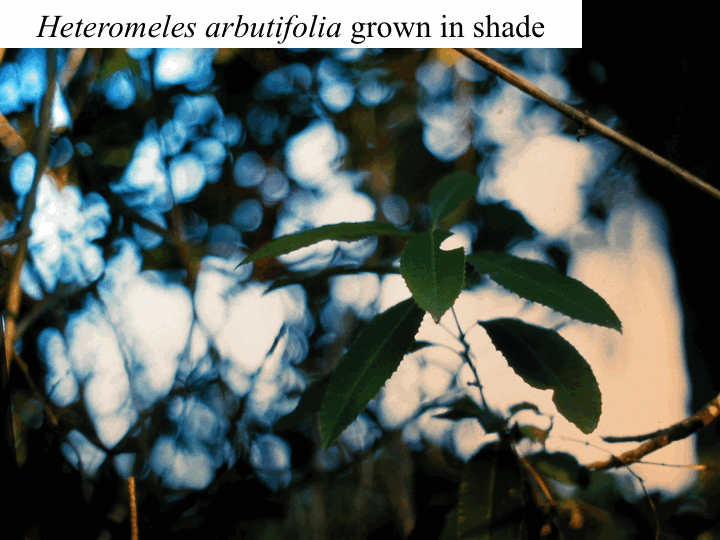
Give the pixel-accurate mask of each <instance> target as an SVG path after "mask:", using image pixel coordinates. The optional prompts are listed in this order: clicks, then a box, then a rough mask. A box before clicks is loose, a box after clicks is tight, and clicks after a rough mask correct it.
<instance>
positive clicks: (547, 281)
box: [467, 251, 622, 332]
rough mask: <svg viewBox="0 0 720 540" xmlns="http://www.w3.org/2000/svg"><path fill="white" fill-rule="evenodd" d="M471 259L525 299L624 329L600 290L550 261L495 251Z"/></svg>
mask: <svg viewBox="0 0 720 540" xmlns="http://www.w3.org/2000/svg"><path fill="white" fill-rule="evenodd" d="M467 260H468V262H470V264H472V265H473V266H474V267H475V268H476V269H477V271H478V272H480V273H481V274H487V275H489V276H490V278H492V279H493V281H496V282H497V283H498V284H500V285H502V286H503V287H505V288H506V289H508V290H510V291H512V292H514V293H515V294H517V295H519V296H522V297H523V298H527V299H528V300H531V301H533V302H537V303H538V304H542V305H544V306H547V307H549V308H551V309H554V310H555V311H559V312H560V313H562V314H563V315H567V316H568V317H572V318H573V319H577V320H578V321H582V322H586V323H591V324H597V325H599V326H605V327H607V328H612V329H614V330H617V331H618V332H622V324H621V323H620V319H618V316H617V315H616V314H615V312H614V311H613V310H612V309H611V308H610V306H609V305H608V303H607V302H606V301H605V300H604V299H603V298H602V297H601V296H600V295H599V294H598V293H596V292H595V291H593V290H592V289H591V288H590V287H588V286H587V285H585V284H583V283H582V282H580V281H578V280H576V279H573V278H571V277H568V276H564V275H562V274H560V273H559V272H557V271H556V270H555V269H553V268H552V267H551V266H548V265H547V264H542V263H539V262H536V261H528V260H526V259H520V258H518V257H513V256H512V255H508V254H501V253H493V252H491V251H480V252H478V253H473V254H472V255H468V257H467Z"/></svg>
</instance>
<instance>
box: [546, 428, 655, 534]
mask: <svg viewBox="0 0 720 540" xmlns="http://www.w3.org/2000/svg"><path fill="white" fill-rule="evenodd" d="M560 438H561V439H564V440H566V441H571V442H575V443H578V444H584V445H585V446H591V447H592V448H597V449H598V450H602V451H603V452H607V453H608V454H610V456H611V459H618V458H617V456H615V455H614V454H613V453H612V452H610V451H609V450H608V449H607V448H602V447H601V446H598V445H596V444H593V443H591V442H588V441H581V440H578V439H573V438H572V437H565V436H561V437H560ZM622 466H623V467H625V468H626V469H627V470H628V472H629V473H630V474H631V475H633V476H634V477H635V479H636V480H637V481H638V483H639V484H640V489H642V491H643V493H644V494H645V498H646V499H647V501H648V503H649V504H650V508H651V509H652V512H653V516H654V518H655V540H660V515H659V514H658V511H657V506H655V502H654V501H653V500H652V497H650V494H649V493H648V491H647V488H646V487H645V481H644V480H643V479H642V478H641V477H640V476H638V474H637V473H636V472H635V471H633V470H632V468H631V467H630V465H629V464H627V463H623V464H622ZM587 468H588V469H590V468H591V466H590V465H588V466H587ZM598 470H600V469H595V471H598ZM595 471H593V472H595Z"/></svg>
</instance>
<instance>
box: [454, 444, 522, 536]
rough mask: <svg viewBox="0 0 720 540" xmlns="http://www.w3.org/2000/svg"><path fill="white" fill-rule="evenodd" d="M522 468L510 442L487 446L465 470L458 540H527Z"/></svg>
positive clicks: (459, 512)
mask: <svg viewBox="0 0 720 540" xmlns="http://www.w3.org/2000/svg"><path fill="white" fill-rule="evenodd" d="M523 497H524V492H523V480H522V471H521V469H520V464H519V463H518V459H517V456H516V455H515V454H514V452H513V451H512V449H511V448H510V445H509V443H507V442H503V441H500V442H494V443H490V444H487V445H485V446H484V447H483V448H482V449H481V450H480V452H478V453H477V454H476V455H475V457H473V458H472V459H471V460H470V461H469V462H468V464H467V465H466V467H465V473H464V475H463V480H462V483H461V484H460V493H459V496H458V521H457V527H456V533H457V538H458V540H518V539H519V538H526V537H527V528H526V526H525V523H524V521H525V519H524V518H525V509H524V506H525V504H524V500H523Z"/></svg>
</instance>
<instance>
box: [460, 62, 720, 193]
mask: <svg viewBox="0 0 720 540" xmlns="http://www.w3.org/2000/svg"><path fill="white" fill-rule="evenodd" d="M457 50H458V51H459V52H461V53H462V54H464V55H465V56H467V57H468V58H469V59H470V60H472V61H473V62H475V63H477V64H480V65H481V66H483V67H484V68H485V69H487V70H488V71H490V72H491V73H494V74H495V75H497V76H498V77H500V78H501V79H503V80H504V81H507V82H509V83H510V84H512V85H513V86H514V87H516V88H518V89H520V90H522V91H523V92H525V93H526V94H528V95H530V96H532V97H534V98H535V99H538V100H540V101H542V102H543V103H545V104H546V105H549V106H550V107H552V108H553V109H555V110H556V111H559V112H561V113H562V114H564V115H565V116H567V117H568V118H571V119H573V120H575V121H576V122H579V123H580V124H582V125H583V126H587V127H588V128H590V129H592V130H594V131H596V132H597V133H599V134H600V135H601V136H603V137H605V138H606V139H608V140H610V141H612V142H614V143H615V144H617V145H619V146H622V147H623V148H625V149H627V150H630V151H632V152H635V153H636V154H638V155H640V156H643V157H644V158H647V159H649V160H650V161H652V162H654V163H656V164H657V165H660V166H661V167H663V168H664V169H667V170H668V171H670V172H671V173H673V174H674V175H676V176H679V177H680V178H682V179H683V180H685V181H686V182H689V183H690V184H692V185H694V186H695V187H697V188H700V189H702V190H703V191H705V192H706V193H709V194H710V195H712V196H713V197H715V198H716V199H720V189H718V188H716V187H714V186H712V185H710V184H708V183H707V182H705V181H704V180H702V179H701V178H698V177H697V176H695V175H694V174H692V173H690V172H688V171H686V170H685V169H683V168H681V167H678V166H677V165H675V164H674V163H673V162H672V161H669V160H667V159H665V158H664V157H662V156H660V155H659V154H656V153H655V152H653V151H652V150H649V149H647V148H645V147H644V146H642V145H640V144H638V143H637V142H635V141H634V140H632V139H631V138H629V137H626V136H625V135H622V134H620V133H618V132H617V131H615V130H614V129H611V128H609V127H607V126H606V125H605V124H602V123H601V122H598V121H597V120H595V119H594V118H591V117H590V115H588V114H587V113H584V112H582V111H580V110H578V109H576V108H575V107H572V106H570V105H568V104H567V103H564V102H562V101H560V100H559V99H555V98H554V97H552V96H551V95H550V94H548V93H547V92H544V91H543V90H540V88H538V87H537V86H535V85H534V84H532V83H531V82H530V81H528V80H526V79H523V78H522V77H520V75H518V74H517V73H515V72H514V71H512V70H510V69H508V68H506V67H505V66H503V65H502V64H501V63H499V62H496V61H495V60H493V59H492V58H490V57H489V56H488V55H486V54H485V53H483V52H481V51H479V50H478V49H457Z"/></svg>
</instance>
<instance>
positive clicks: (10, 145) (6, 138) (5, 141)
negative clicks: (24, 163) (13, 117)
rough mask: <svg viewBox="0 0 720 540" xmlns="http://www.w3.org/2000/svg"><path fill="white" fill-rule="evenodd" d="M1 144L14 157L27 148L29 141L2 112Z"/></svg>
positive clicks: (0, 115)
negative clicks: (27, 141)
mask: <svg viewBox="0 0 720 540" xmlns="http://www.w3.org/2000/svg"><path fill="white" fill-rule="evenodd" d="M0 144H2V145H3V146H4V147H5V150H7V151H8V154H10V155H11V156H12V157H16V156H19V155H20V154H22V153H23V152H25V151H26V150H27V143H26V142H25V139H23V136H22V135H20V133H18V131H17V130H16V129H15V128H14V127H13V125H12V124H11V123H10V121H9V120H8V119H7V118H5V115H4V114H0Z"/></svg>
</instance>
